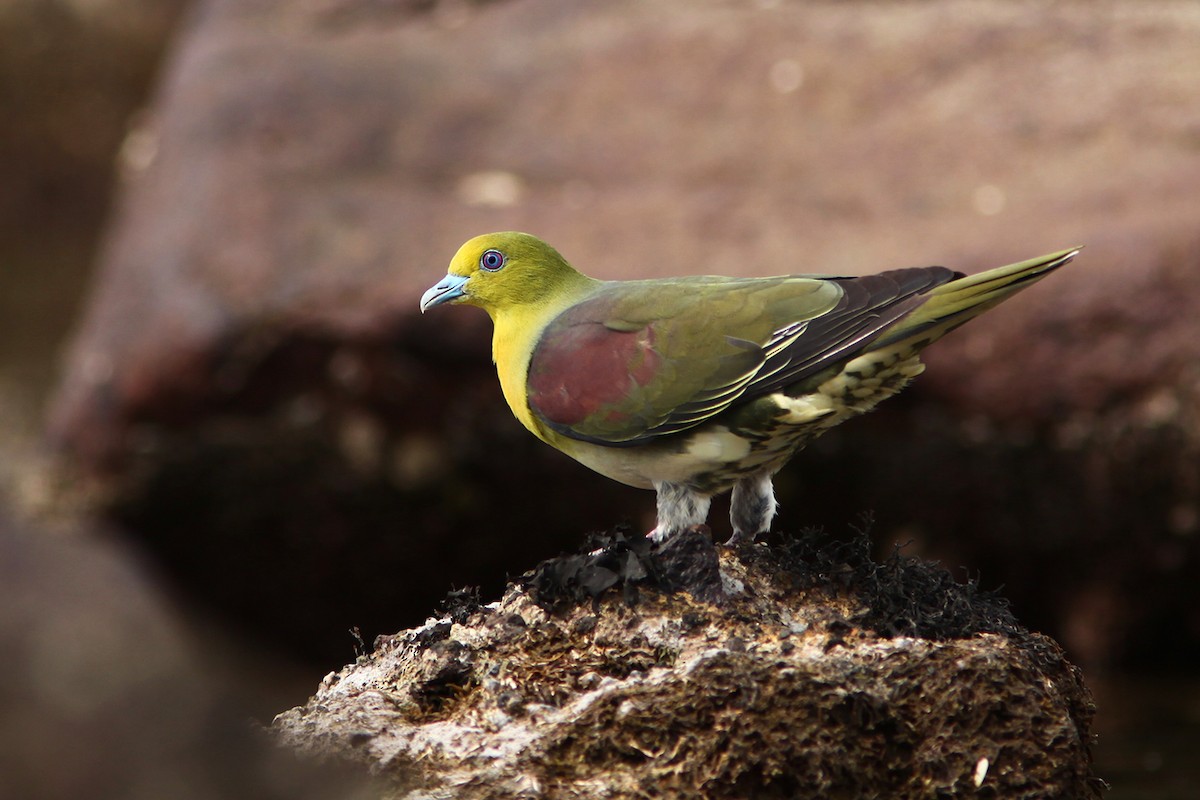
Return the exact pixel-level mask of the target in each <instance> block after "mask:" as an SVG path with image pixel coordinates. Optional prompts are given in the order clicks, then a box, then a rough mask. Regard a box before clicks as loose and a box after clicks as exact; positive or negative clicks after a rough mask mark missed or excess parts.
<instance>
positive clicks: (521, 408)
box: [492, 273, 602, 439]
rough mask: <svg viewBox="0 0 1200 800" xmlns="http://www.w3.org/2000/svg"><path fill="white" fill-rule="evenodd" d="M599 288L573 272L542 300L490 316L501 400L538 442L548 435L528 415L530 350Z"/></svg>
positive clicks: (493, 354)
mask: <svg viewBox="0 0 1200 800" xmlns="http://www.w3.org/2000/svg"><path fill="white" fill-rule="evenodd" d="M601 285H602V284H601V281H598V280H595V279H593V278H589V277H587V276H586V275H582V274H579V273H575V274H574V275H572V276H571V279H570V280H569V281H568V282H567V283H565V284H564V285H563V286H561V287H560V288H559V289H558V290H557V291H555V292H554V293H553V294H550V295H547V296H546V297H545V298H542V299H540V300H538V301H532V302H526V303H521V304H518V305H514V306H512V307H509V308H505V309H503V310H497V311H496V312H495V313H493V314H492V325H493V327H494V330H493V333H492V361H494V362H495V363H496V373H497V375H499V377H500V388H501V390H502V391H503V392H504V399H505V400H507V401H508V405H509V408H511V409H512V412H513V414H514V415H515V416H516V417H517V419H519V420H520V421H521V424H522V425H524V426H525V427H526V428H528V429H529V430H530V431H531V432H533V434H534V435H535V436H537V437H539V438H541V439H545V438H546V436H547V432H546V431H545V430H544V429H543V428H542V426H541V425H539V424H538V422H537V420H536V419H534V417H533V414H532V413H531V412H530V410H529V402H528V399H527V392H526V389H525V382H526V379H527V377H528V375H529V361H530V358H531V357H532V356H533V350H534V348H535V347H536V346H537V342H538V339H539V338H540V337H541V335H542V331H544V330H545V329H546V326H547V325H549V324H550V322H551V321H552V320H553V319H554V318H555V317H557V316H558V315H559V314H561V313H562V312H563V311H565V310H566V309H568V308H570V307H571V306H573V305H575V304H576V303H578V302H580V301H581V300H583V299H584V298H586V297H587V296H588V295H590V294H592V293H593V292H595V291H596V290H597V289H598V288H599V287H600V286H601Z"/></svg>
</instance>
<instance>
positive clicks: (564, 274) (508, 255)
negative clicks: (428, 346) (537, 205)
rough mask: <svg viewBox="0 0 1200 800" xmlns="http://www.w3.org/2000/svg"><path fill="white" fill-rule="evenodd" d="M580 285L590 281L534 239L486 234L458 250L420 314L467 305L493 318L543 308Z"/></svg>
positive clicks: (426, 297)
mask: <svg viewBox="0 0 1200 800" xmlns="http://www.w3.org/2000/svg"><path fill="white" fill-rule="evenodd" d="M581 281H582V282H589V283H590V282H591V281H590V279H589V278H585V277H584V276H583V275H581V274H580V273H579V272H577V271H575V269H574V268H573V267H571V265H570V264H568V263H567V262H566V260H565V259H564V258H563V257H562V256H561V255H559V254H558V251H556V250H555V249H554V248H553V247H551V246H550V245H548V244H546V243H545V242H543V241H542V240H541V239H538V238H537V237H536V236H530V235H529V234H527V233H516V232H513V231H506V232H504V233H487V234H484V235H483V236H476V237H475V238H474V239H471V240H470V241H468V242H467V243H466V244H464V245H463V246H462V247H460V248H459V249H458V252H457V253H455V254H454V258H453V259H451V261H450V269H449V270H448V272H447V274H446V277H445V278H443V279H442V280H441V281H439V282H438V283H437V284H436V285H435V286H433V287H431V288H430V289H429V291H427V292H425V294H424V295H423V296H422V297H421V311H425V310H427V309H429V308H431V307H433V306H436V305H439V304H441V303H466V304H468V305H473V306H479V307H480V308H482V309H483V310H485V311H487V312H488V314H490V315H491V317H492V319H495V318H496V316H497V315H498V314H503V313H504V312H505V311H508V310H511V309H513V308H516V307H520V306H541V305H545V304H547V303H549V302H551V301H552V299H553V298H554V297H556V296H557V295H559V294H560V293H562V292H563V291H569V290H570V289H571V288H573V287H576V286H577V285H578V284H579V283H580V282H581Z"/></svg>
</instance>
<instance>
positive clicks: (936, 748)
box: [275, 529, 1102, 798]
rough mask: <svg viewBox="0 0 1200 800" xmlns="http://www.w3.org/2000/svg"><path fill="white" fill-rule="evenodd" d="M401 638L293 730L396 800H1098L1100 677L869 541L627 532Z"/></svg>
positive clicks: (457, 600)
mask: <svg viewBox="0 0 1200 800" xmlns="http://www.w3.org/2000/svg"><path fill="white" fill-rule="evenodd" d="M447 610H448V615H447V616H446V617H444V618H440V619H431V620H430V621H428V622H427V623H426V624H425V625H423V626H421V627H420V628H416V629H413V630H410V631H406V632H403V633H400V634H396V635H394V636H389V637H380V639H379V640H377V641H376V643H375V651H374V652H373V653H371V654H370V655H367V656H363V657H361V658H359V660H358V661H357V662H356V663H355V664H352V665H350V666H348V667H346V668H345V669H343V670H342V671H340V672H338V673H334V674H330V675H329V676H327V677H326V679H325V680H324V681H323V682H322V684H321V686H320V688H319V689H318V691H317V694H316V695H315V696H314V697H313V698H311V699H310V700H309V702H308V703H307V704H306V705H304V706H302V707H299V708H295V709H292V710H290V711H287V712H285V713H283V714H281V715H280V716H279V717H278V718H277V719H276V721H275V730H276V732H277V735H278V736H279V737H280V739H281V740H282V741H283V742H285V743H286V744H288V745H290V746H292V747H295V748H298V749H300V750H304V751H309V752H315V753H321V754H336V755H341V756H349V757H350V758H352V759H356V760H359V761H361V762H363V763H365V764H367V765H368V766H369V767H370V768H371V770H372V771H373V772H375V773H377V774H379V775H381V776H383V777H384V778H385V779H389V780H391V781H392V782H393V783H392V785H393V787H394V796H396V797H411V798H417V797H456V798H458V797H461V798H485V797H486V798H502V797H537V796H546V797H582V798H593V797H594V798H600V797H604V798H634V797H664V796H666V797H670V796H677V797H694V796H701V795H702V796H705V797H715V798H719V797H768V798H770V797H781V798H782V797H809V796H811V797H873V796H878V797H963V796H971V797H1005V798H1035V797H1047V798H1049V797H1054V798H1084V797H1093V796H1096V795H1097V794H1098V793H1099V789H1100V786H1101V785H1102V782H1101V781H1100V780H1099V779H1098V778H1096V777H1095V776H1094V775H1093V774H1092V772H1091V759H1090V752H1089V745H1090V741H1091V734H1090V725H1091V719H1092V715H1093V712H1094V707H1093V705H1092V702H1091V698H1090V695H1089V693H1088V691H1087V689H1086V687H1085V686H1084V685H1083V682H1082V679H1081V675H1080V673H1079V671H1078V670H1077V669H1076V668H1075V667H1073V666H1072V665H1071V664H1070V663H1068V662H1067V661H1066V660H1065V658H1064V657H1063V653H1062V651H1061V649H1060V648H1059V647H1058V646H1057V645H1056V644H1055V643H1054V642H1053V641H1052V640H1050V639H1048V638H1046V637H1044V636H1041V635H1040V634H1036V633H1031V632H1029V631H1027V630H1025V629H1024V628H1022V627H1021V626H1020V625H1019V624H1018V623H1017V621H1016V620H1015V618H1014V617H1013V616H1012V614H1011V613H1010V611H1009V610H1008V608H1007V605H1006V604H1005V603H1004V602H1003V600H1002V599H1001V598H999V597H997V596H996V595H993V594H989V593H985V592H981V591H980V590H979V589H978V588H977V586H976V585H975V584H974V583H973V582H967V583H958V582H956V581H954V580H953V579H952V578H951V577H950V576H949V574H948V573H946V572H945V571H944V570H943V569H941V568H940V567H938V566H936V565H932V564H928V563H925V562H921V561H919V560H917V559H914V558H908V557H903V556H901V555H899V554H895V555H893V556H892V557H891V558H889V559H886V560H884V561H883V562H882V563H877V562H875V561H873V560H872V559H871V558H870V556H869V543H868V540H867V537H866V534H865V533H864V532H861V531H860V532H857V533H856V534H854V535H853V537H852V538H850V539H848V540H837V539H831V538H830V537H826V536H824V535H822V534H820V533H819V532H811V533H810V534H808V535H806V536H804V537H801V538H797V539H792V540H788V541H785V542H783V543H781V544H770V545H768V544H757V545H746V546H741V547H738V548H724V547H717V546H715V545H713V544H712V542H711V539H710V538H709V536H708V535H707V531H706V530H703V529H700V530H693V531H689V532H685V533H684V534H681V535H680V536H678V537H676V538H674V539H672V540H671V541H669V542H667V543H665V544H663V545H658V544H654V543H651V542H649V541H648V540H645V539H643V538H641V537H632V536H626V535H625V534H624V533H623V532H616V533H614V534H611V535H608V536H605V537H600V539H598V540H596V541H592V542H589V544H588V545H587V547H586V548H585V549H584V551H582V552H580V553H578V554H573V555H566V556H560V557H559V558H556V559H551V560H549V561H545V562H543V563H542V564H540V565H538V567H536V568H535V569H534V570H531V571H530V572H528V573H526V574H525V575H523V576H521V577H520V578H519V579H517V580H516V581H514V582H513V583H512V584H510V586H509V587H508V590H507V591H506V592H505V593H504V596H503V597H502V598H501V599H500V600H499V601H498V602H496V603H492V604H489V605H486V606H485V605H480V604H479V603H478V602H477V599H476V598H475V597H473V596H472V595H470V594H469V593H459V594H457V595H455V596H453V597H452V598H451V600H450V602H449V604H448V606H447Z"/></svg>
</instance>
